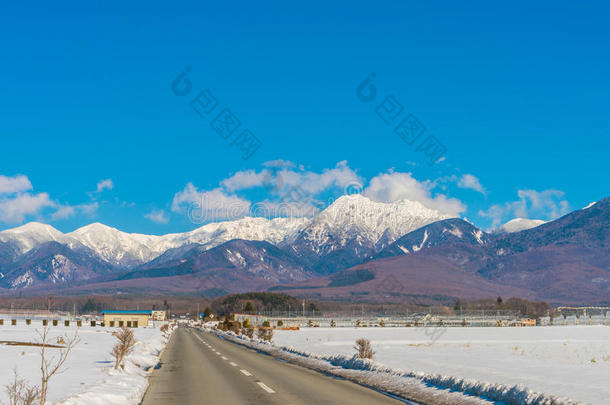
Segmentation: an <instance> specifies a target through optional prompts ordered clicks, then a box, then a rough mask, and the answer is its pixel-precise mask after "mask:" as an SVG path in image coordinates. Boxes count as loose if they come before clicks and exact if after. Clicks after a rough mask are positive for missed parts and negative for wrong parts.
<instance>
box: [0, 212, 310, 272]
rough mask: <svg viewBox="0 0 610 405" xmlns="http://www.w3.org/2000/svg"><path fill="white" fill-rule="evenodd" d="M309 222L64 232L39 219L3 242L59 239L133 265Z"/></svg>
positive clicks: (269, 235) (281, 235) (0, 237)
mask: <svg viewBox="0 0 610 405" xmlns="http://www.w3.org/2000/svg"><path fill="white" fill-rule="evenodd" d="M307 222H308V220H307V219H305V218H275V219H266V218H249V217H246V218H242V219H239V220H236V221H229V222H219V223H211V224H207V225H204V226H202V227H200V228H197V229H195V230H193V231H190V232H185V233H175V234H168V235H163V236H157V235H143V234H137V233H126V232H122V231H120V230H118V229H115V228H112V227H109V226H106V225H104V224H100V223H94V224H90V225H87V226H84V227H82V228H79V229H77V230H75V231H73V232H70V233H66V234H63V233H61V232H60V231H58V230H57V229H55V228H53V227H52V226H50V225H45V224H41V223H37V222H31V223H29V224H26V225H23V226H20V227H18V228H14V229H9V230H6V231H3V232H0V242H5V243H10V244H12V245H13V246H16V247H17V249H18V251H19V253H21V254H23V253H26V252H29V251H30V250H32V249H33V248H35V247H36V246H38V245H40V244H42V243H46V242H58V243H61V244H64V245H67V246H69V247H70V248H71V249H73V250H76V251H83V250H86V249H91V250H92V251H93V252H95V254H97V255H98V256H99V257H100V258H101V259H102V260H103V261H105V262H107V263H110V264H111V265H113V266H117V267H126V268H131V267H134V266H138V265H140V264H143V263H147V262H149V261H151V260H153V259H154V258H156V257H158V256H160V255H161V254H163V253H164V252H165V251H167V250H168V249H173V248H178V247H181V246H186V245H191V244H198V245H203V246H204V248H205V249H210V248H213V247H215V246H218V245H220V244H222V243H224V242H227V241H229V240H233V239H244V240H258V241H267V242H270V243H273V244H278V243H280V242H282V241H283V240H284V239H285V238H286V237H288V236H290V235H293V234H295V233H296V231H297V230H298V229H299V228H300V227H301V226H303V225H304V224H306V223H307Z"/></svg>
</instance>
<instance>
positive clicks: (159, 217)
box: [144, 210, 169, 224]
mask: <svg viewBox="0 0 610 405" xmlns="http://www.w3.org/2000/svg"><path fill="white" fill-rule="evenodd" d="M144 217H145V218H148V219H150V220H151V221H153V222H155V223H157V224H167V223H168V222H169V218H168V217H167V215H166V213H165V211H164V210H152V211H151V212H149V213H148V214H146V215H144Z"/></svg>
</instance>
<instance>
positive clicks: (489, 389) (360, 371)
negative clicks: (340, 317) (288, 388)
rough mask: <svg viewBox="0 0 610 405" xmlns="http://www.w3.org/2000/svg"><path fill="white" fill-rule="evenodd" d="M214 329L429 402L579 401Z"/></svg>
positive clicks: (547, 404)
mask: <svg viewBox="0 0 610 405" xmlns="http://www.w3.org/2000/svg"><path fill="white" fill-rule="evenodd" d="M213 332H215V333H217V334H219V335H220V336H221V337H223V338H226V339H228V340H231V341H233V342H235V343H238V344H242V345H245V346H248V347H251V348H254V349H256V350H259V351H261V352H264V353H267V354H270V355H272V356H275V357H277V358H280V359H283V360H288V361H291V362H293V363H296V364H299V365H302V366H305V367H308V368H312V369H315V370H318V371H321V372H324V373H328V374H331V375H336V376H340V377H343V378H346V379H350V380H352V381H356V382H358V383H360V384H363V385H367V386H370V387H372V388H375V389H378V390H382V391H385V392H388V393H390V394H393V395H396V396H399V397H402V398H405V399H407V400H412V401H416V402H421V403H426V404H435V405H437V404H482V403H485V404H489V403H491V402H490V401H492V402H493V401H498V402H501V403H506V404H528V405H537V404H544V405H568V404H576V403H577V402H575V401H572V400H570V399H569V398H565V397H564V398H560V397H555V396H552V395H547V394H542V393H537V392H534V391H532V390H530V389H528V388H527V387H524V386H522V385H514V386H509V385H502V384H491V383H485V382H481V381H477V380H470V379H463V378H459V377H452V376H443V375H440V374H432V373H423V372H414V371H403V370H397V369H392V368H389V367H387V366H384V365H381V364H379V363H376V362H374V361H371V360H364V359H357V358H355V357H353V356H348V355H342V354H334V355H318V354H314V353H310V352H307V351H303V350H299V349H295V348H292V347H281V346H275V345H272V344H269V343H267V342H263V341H260V340H257V339H249V338H247V337H244V336H237V335H235V334H233V333H231V332H228V333H227V332H221V331H213ZM297 333H298V332H297Z"/></svg>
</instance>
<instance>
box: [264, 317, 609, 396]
mask: <svg viewBox="0 0 610 405" xmlns="http://www.w3.org/2000/svg"><path fill="white" fill-rule="evenodd" d="M360 337H365V338H368V339H370V340H371V342H372V344H373V348H374V350H375V352H376V354H375V358H374V360H375V362H376V363H380V364H381V365H384V366H387V367H389V368H392V369H397V370H405V371H421V372H424V373H429V374H443V375H447V376H453V377H459V378H465V379H472V380H477V381H481V382H489V383H494V384H503V385H509V386H512V385H517V384H521V385H523V386H526V387H528V388H530V389H532V390H533V391H536V392H541V393H545V394H551V395H555V396H561V397H569V398H571V399H573V400H576V401H582V402H585V403H592V404H608V398H610V378H609V377H610V327H608V326H549V327H531V328H446V329H445V332H444V333H443V334H442V335H441V336H440V338H439V339H438V340H436V341H435V342H434V343H432V340H431V339H430V338H429V337H428V336H427V335H426V331H425V330H424V328H358V329H356V328H305V329H301V330H300V331H276V333H275V336H274V339H273V341H274V344H275V345H277V346H285V347H294V348H296V349H298V350H300V351H307V352H311V353H314V354H318V355H336V354H343V355H349V356H351V355H353V354H354V349H353V346H354V341H355V340H356V339H357V338H360Z"/></svg>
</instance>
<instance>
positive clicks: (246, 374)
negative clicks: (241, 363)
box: [239, 370, 252, 377]
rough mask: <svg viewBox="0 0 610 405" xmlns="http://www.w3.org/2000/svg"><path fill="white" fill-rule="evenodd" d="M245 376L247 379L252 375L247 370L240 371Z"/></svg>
mask: <svg viewBox="0 0 610 405" xmlns="http://www.w3.org/2000/svg"><path fill="white" fill-rule="evenodd" d="M239 371H240V372H241V373H242V374H243V375H245V376H246V377H250V376H251V375H252V374H250V373H249V372H248V371H246V370H239Z"/></svg>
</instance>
